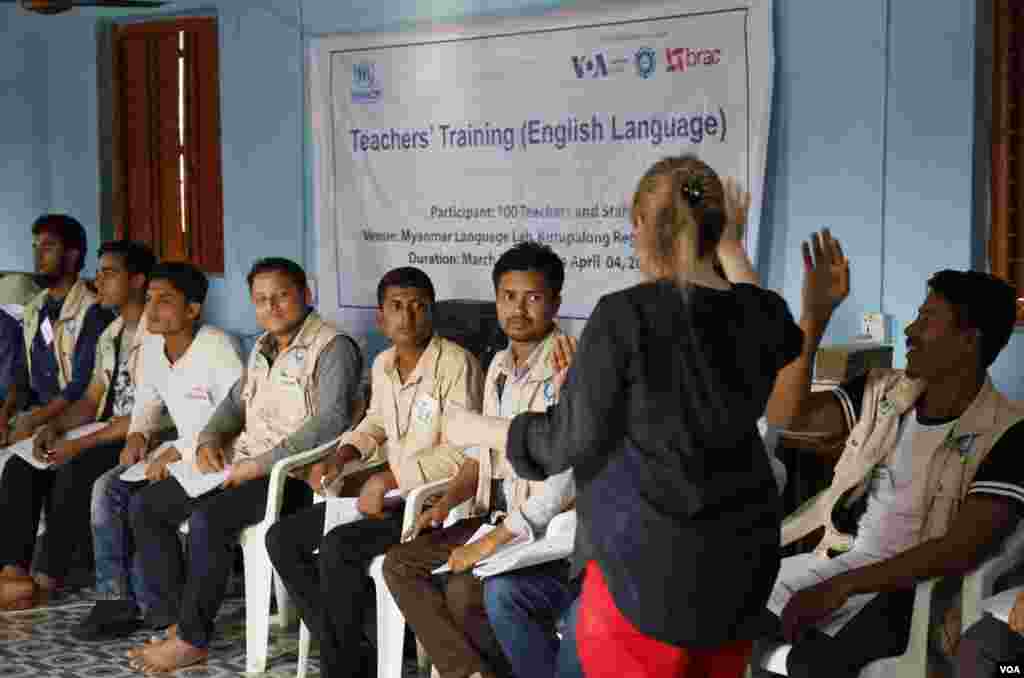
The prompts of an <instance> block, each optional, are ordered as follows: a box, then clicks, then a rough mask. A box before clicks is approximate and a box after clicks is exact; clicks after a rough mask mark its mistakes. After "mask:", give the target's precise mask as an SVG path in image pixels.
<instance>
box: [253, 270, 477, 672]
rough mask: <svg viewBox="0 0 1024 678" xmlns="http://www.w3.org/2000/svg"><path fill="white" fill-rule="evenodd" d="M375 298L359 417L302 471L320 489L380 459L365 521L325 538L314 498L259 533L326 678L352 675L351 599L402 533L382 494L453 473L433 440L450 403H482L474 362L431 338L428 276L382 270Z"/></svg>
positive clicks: (449, 450) (356, 650) (448, 451)
mask: <svg viewBox="0 0 1024 678" xmlns="http://www.w3.org/2000/svg"><path fill="white" fill-rule="evenodd" d="M377 303H378V305H379V308H378V310H377V324H378V326H379V327H380V330H381V332H382V333H383V334H384V335H385V336H387V337H388V338H389V339H390V340H391V341H392V346H391V347H390V348H389V349H387V350H386V351H384V352H383V353H381V354H380V355H379V356H377V358H376V360H374V361H373V368H372V372H371V384H370V392H371V395H370V406H369V408H368V410H367V412H366V417H365V418H364V419H363V421H362V422H361V423H360V424H359V425H358V426H357V427H356V428H355V430H354V431H351V432H349V433H346V434H345V435H344V436H343V437H342V439H341V444H340V445H339V446H338V448H337V450H336V453H335V454H332V455H330V456H329V457H328V458H326V459H325V460H324V461H322V462H320V463H318V464H316V465H315V466H314V467H313V468H312V469H311V470H310V472H309V476H308V482H309V483H310V485H311V486H313V487H314V488H315V489H317V490H320V489H322V487H326V486H330V485H331V484H332V483H333V482H334V480H335V479H336V478H337V477H338V476H339V474H340V472H341V469H342V468H343V467H344V466H345V464H347V463H349V462H352V461H355V460H357V459H361V460H364V461H366V462H370V463H373V462H375V461H377V460H384V459H386V460H387V462H388V469H387V470H385V471H381V472H378V473H376V474H375V475H372V476H371V477H370V478H368V479H367V480H366V482H365V483H364V485H363V487H362V489H361V491H360V495H359V500H358V509H359V511H360V512H361V513H362V514H364V515H365V516H366V519H365V520H359V521H357V522H354V523H349V524H342V525H338V526H337V527H334V528H333V529H332V530H330V531H329V532H328V533H327V534H326V535H325V534H324V520H325V516H326V507H327V505H326V504H325V503H319V504H316V505H314V506H313V507H311V508H309V509H306V510H305V511H302V512H299V513H297V514H295V515H293V516H290V517H287V518H282V519H281V520H280V521H278V523H277V524H276V525H274V526H273V527H271V528H270V530H269V531H268V532H267V542H266V543H267V551H268V553H269V554H270V559H271V561H272V562H273V563H274V568H275V569H276V570H277V573H278V576H280V577H281V580H282V581H283V582H284V585H285V586H286V587H287V589H288V592H289V593H290V594H291V595H292V596H293V597H294V599H295V601H296V604H297V606H298V608H299V614H300V615H301V616H302V618H303V620H305V622H306V625H307V626H308V627H309V629H310V632H311V633H312V634H313V636H314V637H315V638H317V639H318V640H319V641H320V667H321V668H320V671H321V673H322V674H323V675H325V676H355V675H359V671H360V668H361V664H362V661H363V657H362V656H361V652H360V641H361V638H362V620H363V608H362V606H361V604H360V602H359V601H360V598H361V595H362V593H363V592H364V590H365V587H366V583H367V567H368V565H369V563H370V561H371V560H372V559H373V558H374V557H375V556H378V555H380V554H382V553H384V552H385V551H386V550H387V549H388V547H390V546H392V545H394V544H397V543H398V541H399V539H400V538H401V536H402V535H401V531H402V511H401V510H391V511H389V510H387V508H386V507H385V501H384V499H385V494H387V492H389V491H390V490H393V489H395V488H398V489H399V490H400V491H401V492H402V493H403V494H404V493H408V492H409V491H411V490H412V489H414V488H416V487H417V486H419V485H422V484H424V483H427V482H430V481H434V480H441V479H443V478H449V477H451V476H453V475H455V474H456V472H458V470H459V467H460V466H461V465H462V463H463V462H464V460H465V457H464V456H463V455H462V452H461V449H456V448H453V447H451V446H446V445H442V444H441V442H442V441H441V421H442V418H443V416H444V413H445V411H446V410H447V409H448V407H449V406H450V405H452V404H455V405H458V406H460V407H465V408H471V409H476V410H478V409H479V408H480V387H481V370H480V365H479V363H477V361H476V358H474V357H473V356H472V355H471V354H470V353H469V352H468V351H466V350H465V349H464V348H462V347H461V346H459V345H458V344H455V343H454V342H451V341H448V340H446V339H442V338H441V337H438V336H436V335H434V329H433V322H432V314H433V309H434V286H433V284H432V283H431V282H430V278H429V277H427V274H426V273H424V272H423V271H421V270H420V269H418V268H412V267H403V268H397V269H394V270H392V271H389V272H388V273H386V274H385V275H384V277H383V278H381V280H380V283H379V284H378V286H377ZM317 549H319V551H320V553H319V556H316V555H314V552H315V551H317Z"/></svg>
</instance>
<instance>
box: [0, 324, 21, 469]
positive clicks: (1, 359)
mask: <svg viewBox="0 0 1024 678" xmlns="http://www.w3.org/2000/svg"><path fill="white" fill-rule="evenodd" d="M24 377H25V348H24V346H23V344H22V342H21V321H20V320H19V319H17V318H15V317H14V316H13V315H11V314H10V313H8V312H7V311H6V310H5V309H3V308H0V448H2V447H6V446H7V436H8V435H9V434H10V421H11V419H12V418H13V417H14V413H15V412H16V411H17V409H18V404H17V398H16V397H15V398H12V399H11V401H10V402H9V403H8V401H7V393H8V392H11V390H12V389H13V392H14V393H15V394H17V392H18V386H19V384H22V383H23V382H24V380H25V379H24ZM0 468H2V467H0Z"/></svg>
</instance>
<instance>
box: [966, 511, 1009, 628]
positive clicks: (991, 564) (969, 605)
mask: <svg viewBox="0 0 1024 678" xmlns="http://www.w3.org/2000/svg"><path fill="white" fill-rule="evenodd" d="M1022 562H1024V522H1022V523H1020V524H1018V525H1017V528H1016V530H1015V531H1014V532H1013V533H1012V534H1011V535H1010V536H1009V537H1007V538H1006V541H1004V542H1003V545H1002V547H1001V548H1000V550H999V552H998V553H996V554H994V555H993V556H991V557H989V558H986V559H985V560H984V561H983V562H982V563H981V565H979V566H978V567H976V568H975V569H974V570H972V571H971V572H969V573H968V574H966V575H964V583H963V596H962V598H963V602H962V605H961V617H960V624H961V626H960V628H961V629H962V630H964V631H966V630H967V629H968V628H969V627H970V626H971V625H972V624H974V623H975V622H978V621H980V620H981V618H982V616H983V614H984V613H983V612H982V610H981V602H982V601H983V600H985V599H986V598H988V597H990V596H992V595H993V593H995V591H994V588H995V583H996V580H997V579H999V577H1001V576H1002V575H1003V574H1005V573H1006V572H1009V571H1010V570H1012V569H1014V568H1015V567H1017V566H1018V565H1020V564H1021V563H1022Z"/></svg>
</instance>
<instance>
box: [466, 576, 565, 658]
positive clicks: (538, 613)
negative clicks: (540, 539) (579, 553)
mask: <svg viewBox="0 0 1024 678" xmlns="http://www.w3.org/2000/svg"><path fill="white" fill-rule="evenodd" d="M582 581H583V580H582V578H577V579H575V580H574V581H569V562H568V561H566V560H560V561H557V562H553V563H545V564H543V565H537V566H534V567H528V568H526V569H523V570H516V571H514V572H507V573H505V574H500V575H497V576H494V577H490V578H488V579H487V580H485V582H484V605H485V607H486V608H487V617H488V619H490V623H491V627H492V628H493V629H494V634H495V635H496V636H497V638H498V642H500V643H501V648H502V650H504V652H505V656H506V657H508V659H509V662H511V664H512V670H513V671H514V672H515V674H516V676H517V678H550V677H552V676H554V675H556V667H557V666H558V663H559V648H560V646H561V645H562V642H561V641H560V640H559V638H558V635H557V632H558V631H562V633H563V636H564V634H565V632H566V631H567V630H569V629H568V627H567V625H565V624H560V623H559V622H560V621H561V620H562V619H563V617H564V616H565V614H566V612H567V611H568V610H569V607H570V606H571V605H572V604H573V602H574V601H575V600H576V598H577V597H578V596H579V593H580V584H581V583H582ZM566 649H567V650H568V649H570V648H566ZM571 654H573V655H575V652H571Z"/></svg>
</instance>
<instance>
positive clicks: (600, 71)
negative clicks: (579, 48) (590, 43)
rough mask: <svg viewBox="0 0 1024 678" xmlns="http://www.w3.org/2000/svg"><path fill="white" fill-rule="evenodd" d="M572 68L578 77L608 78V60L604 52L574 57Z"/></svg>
mask: <svg viewBox="0 0 1024 678" xmlns="http://www.w3.org/2000/svg"><path fill="white" fill-rule="evenodd" d="M572 70H573V72H575V73H576V77H577V78H607V77H608V60H607V59H606V58H605V55H604V54H603V53H602V52H595V53H594V54H591V55H590V56H574V57H572Z"/></svg>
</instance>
